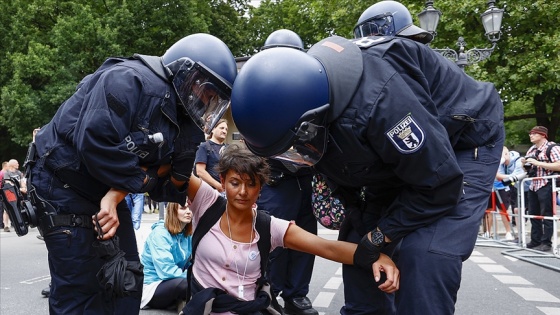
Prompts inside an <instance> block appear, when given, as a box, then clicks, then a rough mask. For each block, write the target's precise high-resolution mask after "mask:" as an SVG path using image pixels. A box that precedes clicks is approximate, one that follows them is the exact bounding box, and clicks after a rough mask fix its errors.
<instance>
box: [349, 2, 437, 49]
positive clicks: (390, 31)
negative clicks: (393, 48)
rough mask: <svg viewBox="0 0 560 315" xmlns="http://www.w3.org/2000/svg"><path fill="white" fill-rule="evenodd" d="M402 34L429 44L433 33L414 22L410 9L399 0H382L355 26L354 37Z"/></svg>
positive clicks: (366, 12) (362, 16)
mask: <svg viewBox="0 0 560 315" xmlns="http://www.w3.org/2000/svg"><path fill="white" fill-rule="evenodd" d="M374 35H381V36H400V37H406V38H409V39H412V40H415V41H417V42H420V43H423V44H427V43H429V42H431V41H432V40H433V38H434V37H433V35H432V34H430V33H429V32H428V31H426V30H423V29H421V28H420V27H418V26H416V25H414V24H413V23H412V15H410V12H409V11H408V9H407V8H406V7H405V6H404V5H402V4H401V3H399V2H397V1H391V0H387V1H380V2H377V3H376V4H374V5H372V6H370V7H369V8H367V9H366V10H365V11H364V12H363V13H362V15H360V18H359V19H358V23H356V26H355V27H354V38H361V37H367V36H374Z"/></svg>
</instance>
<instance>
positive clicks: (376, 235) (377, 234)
mask: <svg viewBox="0 0 560 315" xmlns="http://www.w3.org/2000/svg"><path fill="white" fill-rule="evenodd" d="M371 243H372V244H373V245H375V246H377V247H383V246H384V245H385V234H383V232H381V230H379V227H378V228H376V229H375V230H373V231H371Z"/></svg>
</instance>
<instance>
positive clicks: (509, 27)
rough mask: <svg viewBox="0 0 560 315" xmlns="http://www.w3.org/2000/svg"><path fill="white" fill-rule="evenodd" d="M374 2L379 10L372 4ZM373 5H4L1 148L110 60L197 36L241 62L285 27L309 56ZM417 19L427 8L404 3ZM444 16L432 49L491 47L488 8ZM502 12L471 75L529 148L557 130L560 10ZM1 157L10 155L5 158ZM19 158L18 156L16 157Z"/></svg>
mask: <svg viewBox="0 0 560 315" xmlns="http://www.w3.org/2000/svg"><path fill="white" fill-rule="evenodd" d="M374 2H375V1H374ZM374 2H364V1H350V0H309V1H301V0H263V1H262V2H261V4H260V6H258V7H251V6H249V5H248V3H249V1H248V0H211V1H196V0H132V1H122V0H105V1H93V2H92V1H87V2H83V1H82V2H79V1H78V2H76V1H68V0H57V1H55V0H8V1H2V2H1V3H0V10H1V12H2V13H3V14H2V15H1V16H0V68H1V69H2V71H1V72H0V130H3V131H7V133H6V132H3V133H1V134H0V142H2V143H12V141H13V143H15V144H17V145H19V146H25V144H26V143H27V142H28V141H29V140H30V139H31V130H33V128H35V127H37V126H40V125H42V124H44V123H46V122H47V121H49V120H50V118H51V117H52V116H53V114H54V112H55V111H56V109H57V108H58V106H60V104H61V103H62V102H63V101H64V100H65V99H66V98H68V97H69V96H70V95H71V93H72V92H73V91H74V89H75V86H76V84H77V83H78V82H79V81H80V80H81V79H82V78H83V77H84V76H85V75H87V74H88V73H91V72H93V71H95V69H96V68H97V67H98V66H99V65H101V63H102V62H103V61H104V60H105V59H106V58H107V57H109V56H119V55H120V56H130V55H132V54H133V53H136V52H138V53H142V54H149V55H162V54H163V53H164V52H165V50H166V49H167V48H168V47H169V46H170V45H171V44H173V43H174V42H175V41H177V40H178V39H180V38H182V37H184V36H186V35H189V34H192V33H197V32H209V33H211V34H214V35H216V36H217V37H219V38H221V39H222V40H223V41H224V42H225V43H226V44H228V46H229V47H230V49H231V50H232V52H233V53H234V55H236V56H248V55H252V54H254V53H256V52H258V51H259V49H260V47H261V46H262V45H263V43H264V41H265V39H266V37H267V36H268V35H269V34H270V33H271V32H273V31H275V30H277V29H281V28H287V29H291V30H293V31H295V32H296V33H298V34H299V35H300V37H301V38H302V40H303V41H304V44H305V46H306V48H309V47H311V46H312V45H313V44H314V43H316V42H317V41H319V40H321V39H322V38H324V37H327V36H330V35H339V36H343V37H347V38H350V37H351V36H352V29H353V27H354V25H355V23H356V21H357V19H358V17H359V16H360V14H361V13H362V12H363V11H364V10H365V9H366V8H367V7H369V6H370V5H371V4H373V3H374ZM402 2H403V4H404V5H405V6H407V7H408V8H409V10H410V12H411V14H412V15H413V18H414V19H415V24H417V25H418V24H419V23H418V19H417V17H416V15H417V14H418V13H420V12H421V11H422V10H423V8H424V1H412V0H405V1H402ZM434 6H435V7H436V8H438V9H439V10H441V11H442V12H443V16H442V18H441V20H440V24H439V26H438V30H437V32H438V34H437V37H436V38H435V40H434V41H433V43H432V44H431V47H437V48H445V47H449V48H452V49H455V48H456V45H455V43H456V42H457V38H458V37H459V36H462V37H464V39H465V41H466V43H467V47H466V49H467V50H468V49H471V48H474V47H478V48H488V47H490V43H489V42H488V41H487V39H486V37H485V36H484V29H483V26H482V24H481V22H480V14H481V13H482V12H484V11H485V10H486V8H487V5H486V1H482V0H465V1H455V0H436V1H434ZM496 6H497V7H505V15H504V19H503V24H502V32H503V34H502V36H501V39H500V41H499V42H498V45H497V48H496V50H495V51H494V52H493V54H492V55H491V56H490V58H489V59H487V60H484V61H482V62H480V63H477V64H474V65H471V66H468V67H467V68H466V72H467V73H468V74H469V75H471V76H473V77H474V78H476V79H478V80H484V81H490V82H493V83H494V84H495V85H496V87H497V89H498V90H499V91H500V93H501V96H502V99H503V101H504V107H505V117H506V130H507V143H508V144H510V145H511V144H527V143H528V139H527V130H529V129H530V128H531V127H532V126H534V125H536V124H539V125H545V126H547V127H548V128H549V133H550V134H551V136H550V138H552V139H554V138H555V136H558V135H559V130H560V89H559V84H560V83H559V82H560V55H559V54H558V52H559V51H560V32H558V31H557V25H556V24H557V23H556V21H557V20H558V18H557V17H558V16H559V15H560V3H559V2H555V1H549V0H531V1H529V0H518V1H515V2H513V3H511V2H507V3H506V2H505V1H498V2H496ZM0 150H2V151H1V152H0V153H1V154H0V155H1V156H6V155H7V154H6V153H5V152H3V150H4V149H3V148H0ZM20 159H22V157H20Z"/></svg>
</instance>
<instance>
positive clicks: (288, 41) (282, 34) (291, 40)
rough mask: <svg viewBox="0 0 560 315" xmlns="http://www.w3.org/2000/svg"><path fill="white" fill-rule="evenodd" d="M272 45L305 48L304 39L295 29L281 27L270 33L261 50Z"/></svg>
mask: <svg viewBox="0 0 560 315" xmlns="http://www.w3.org/2000/svg"><path fill="white" fill-rule="evenodd" d="M272 47H289V48H295V49H299V50H303V41H302V40H301V38H300V37H299V35H298V34H296V33H295V32H294V31H290V30H287V29H280V30H276V31H274V32H272V33H270V35H268V37H267V38H266V41H265V42H264V46H263V47H262V48H261V50H265V49H268V48H272Z"/></svg>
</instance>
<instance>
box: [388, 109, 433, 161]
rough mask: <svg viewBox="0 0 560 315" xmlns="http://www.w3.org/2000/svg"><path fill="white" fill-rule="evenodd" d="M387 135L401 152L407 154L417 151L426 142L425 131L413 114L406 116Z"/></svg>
mask: <svg viewBox="0 0 560 315" xmlns="http://www.w3.org/2000/svg"><path fill="white" fill-rule="evenodd" d="M385 135H387V137H388V138H389V139H390V140H391V141H392V142H393V145H394V146H395V147H396V148H397V149H398V150H399V151H400V152H402V153H405V154H409V153H413V152H416V151H417V150H418V149H420V148H421V147H422V144H424V131H422V129H421V128H420V126H418V124H417V123H416V121H415V120H414V118H412V116H411V115H408V116H406V117H404V118H403V119H402V120H401V121H399V122H398V123H397V124H396V125H395V126H394V127H393V128H391V129H390V130H389V131H387V132H386V133H385Z"/></svg>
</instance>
